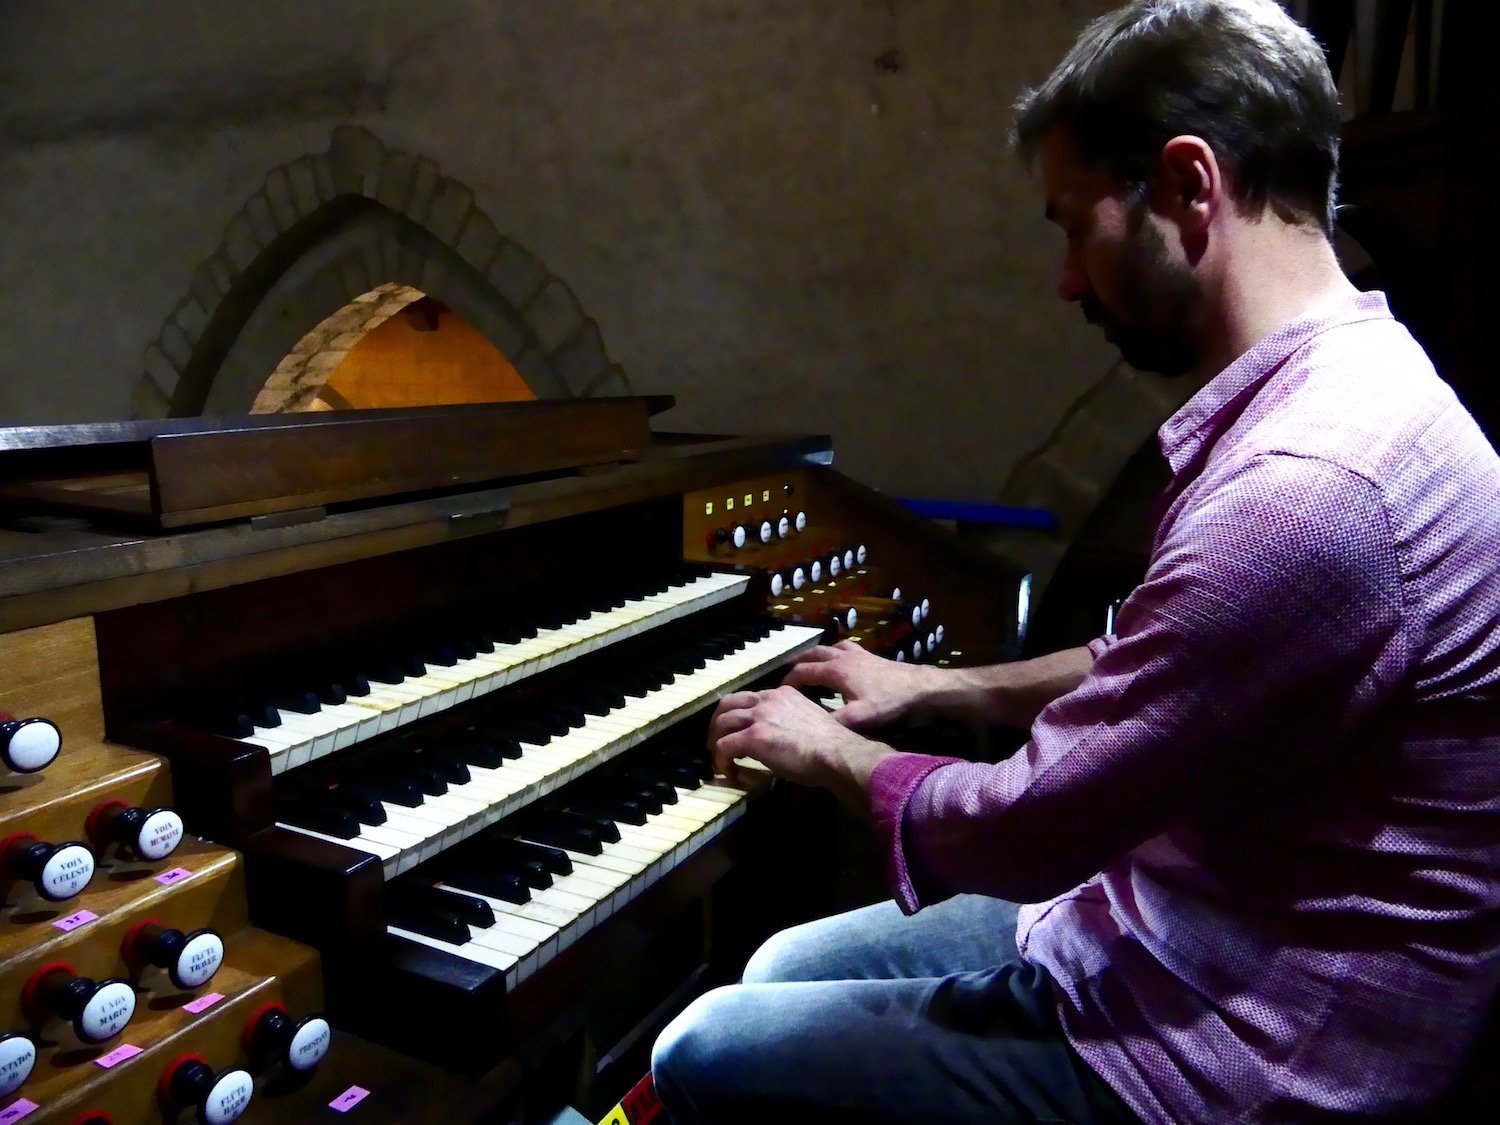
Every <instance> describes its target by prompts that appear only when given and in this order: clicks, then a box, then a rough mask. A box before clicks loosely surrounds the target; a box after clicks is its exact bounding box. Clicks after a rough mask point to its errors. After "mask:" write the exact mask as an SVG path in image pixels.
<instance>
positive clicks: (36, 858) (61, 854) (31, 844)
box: [0, 832, 94, 902]
mask: <svg viewBox="0 0 1500 1125" xmlns="http://www.w3.org/2000/svg"><path fill="white" fill-rule="evenodd" d="M0 872H3V874H4V877H5V878H6V879H7V880H8V881H11V882H14V881H15V880H17V879H25V880H28V881H29V882H30V883H31V885H32V886H33V887H35V888H36V893H37V894H39V895H40V896H41V897H42V898H44V899H46V900H47V901H48V902H66V901H67V900H68V899H70V898H72V897H73V896H74V895H76V894H77V893H78V892H79V891H81V890H83V888H84V887H86V886H88V885H89V880H90V879H92V878H93V877H94V853H93V852H91V851H89V850H88V848H86V847H84V845H83V844H81V843H79V842H78V841H76V840H72V841H69V842H68V843H65V844H48V843H44V842H43V841H41V840H38V839H37V838H36V837H35V836H33V835H32V834H31V833H29V832H20V833H17V834H16V835H14V836H7V837H6V838H5V839H4V840H0Z"/></svg>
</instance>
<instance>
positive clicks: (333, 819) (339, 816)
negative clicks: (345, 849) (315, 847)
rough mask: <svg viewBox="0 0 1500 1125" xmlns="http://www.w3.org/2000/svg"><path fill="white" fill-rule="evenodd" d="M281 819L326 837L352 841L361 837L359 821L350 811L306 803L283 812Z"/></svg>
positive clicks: (310, 802)
mask: <svg viewBox="0 0 1500 1125" xmlns="http://www.w3.org/2000/svg"><path fill="white" fill-rule="evenodd" d="M281 819H283V820H285V821H286V822H287V823H288V824H295V825H297V827H299V828H310V829H312V830H313V831H314V832H321V833H323V835H325V836H337V837H338V838H339V839H340V840H352V839H354V837H356V836H358V835H359V821H358V820H357V819H355V816H354V814H353V813H351V812H350V811H349V810H348V809H341V808H337V807H334V806H331V805H325V804H322V803H319V802H314V801H306V802H301V803H298V804H295V805H292V806H290V807H289V808H286V809H284V810H282V812H281Z"/></svg>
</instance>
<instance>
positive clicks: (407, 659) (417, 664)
mask: <svg viewBox="0 0 1500 1125" xmlns="http://www.w3.org/2000/svg"><path fill="white" fill-rule="evenodd" d="M396 667H398V668H400V669H401V671H402V672H404V673H405V674H406V675H408V676H425V675H427V665H426V664H425V663H424V662H423V660H422V658H421V657H420V656H419V655H417V654H416V653H415V652H404V653H402V654H401V655H400V656H398V657H397V658H396Z"/></svg>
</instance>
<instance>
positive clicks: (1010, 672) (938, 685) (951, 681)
mask: <svg viewBox="0 0 1500 1125" xmlns="http://www.w3.org/2000/svg"><path fill="white" fill-rule="evenodd" d="M1093 665H1094V656H1093V654H1092V653H1091V652H1089V650H1088V649H1087V648H1086V647H1082V646H1080V647H1079V648H1069V649H1064V650H1063V651H1061V652H1054V653H1049V654H1048V655H1046V656H1038V657H1036V658H1035V659H1032V660H1017V661H1014V662H1013V663H1010V664H990V665H987V666H985V667H982V668H955V669H951V670H948V671H947V672H946V674H945V675H944V676H943V677H942V680H941V681H935V682H934V689H933V691H932V692H931V693H930V694H929V696H928V698H927V699H926V700H925V701H924V709H925V710H929V711H934V712H937V713H938V714H943V715H950V716H952V717H954V718H957V719H963V720H965V721H967V722H973V723H1004V724H1005V725H1007V726H1012V727H1021V728H1026V727H1029V726H1031V723H1032V720H1033V719H1035V718H1036V717H1037V716H1038V715H1040V714H1041V713H1042V709H1043V708H1045V707H1046V706H1047V704H1049V703H1051V702H1052V701H1053V700H1054V699H1057V698H1059V697H1061V696H1064V695H1067V694H1068V692H1070V691H1072V690H1073V689H1074V688H1076V687H1077V686H1078V685H1079V684H1080V683H1082V682H1083V678H1084V676H1086V675H1088V672H1089V669H1090V668H1092V667H1093Z"/></svg>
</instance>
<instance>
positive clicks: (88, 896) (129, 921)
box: [0, 841, 246, 1038]
mask: <svg viewBox="0 0 1500 1125" xmlns="http://www.w3.org/2000/svg"><path fill="white" fill-rule="evenodd" d="M168 867H183V868H186V869H187V870H189V871H191V872H192V873H193V876H192V878H190V879H184V880H183V881H182V882H180V883H174V884H170V885H167V886H163V885H162V884H160V883H157V882H156V881H155V880H154V879H153V878H152V877H151V876H152V875H153V874H156V873H159V872H160V871H161V870H163V869H166V868H168ZM58 905H59V906H60V908H61V909H60V910H58V911H56V913H57V914H59V915H69V914H73V913H75V912H78V911H85V910H86V911H89V912H91V913H93V914H96V915H97V916H98V917H97V918H96V919H95V920H94V921H91V922H89V923H87V924H86V925H83V926H80V927H78V928H77V929H75V930H73V931H71V932H64V931H62V930H60V929H58V928H57V927H56V926H53V925H52V924H51V921H50V914H51V912H49V914H47V915H43V916H41V917H38V916H36V915H24V916H18V915H17V914H15V913H13V912H10V911H7V912H5V914H3V915H0V1027H22V1026H24V1025H25V1022H26V1020H25V1016H24V1015H23V1014H22V1011H21V989H22V986H23V985H24V984H25V983H26V981H27V980H28V979H29V978H30V977H31V975H32V974H33V973H34V972H36V970H37V969H38V968H39V967H40V966H42V965H46V964H50V963H51V962H54V961H65V962H67V963H68V964H70V965H72V966H73V968H74V969H75V970H77V971H78V972H79V973H81V974H82V975H84V976H87V977H92V978H94V979H95V980H101V979H104V978H106V977H116V976H118V977H129V976H130V975H131V974H130V968H129V966H128V965H126V963H125V958H124V956H123V955H122V952H121V943H122V942H123V941H124V939H125V935H126V933H127V932H128V931H129V930H130V929H131V927H133V926H135V925H136V924H137V923H138V922H142V921H144V920H146V919H148V918H150V919H155V920H156V921H159V922H161V923H163V924H164V925H167V926H172V927H174V928H176V929H180V930H183V931H184V932H191V931H193V930H196V929H199V928H201V927H204V926H209V927H212V928H213V929H215V930H217V931H218V932H219V933H220V934H221V935H222V936H224V937H226V938H227V937H229V936H230V935H233V934H236V933H238V932H239V931H240V930H242V929H244V928H245V925H246V916H245V885H244V879H243V877H242V876H241V873H240V864H239V857H238V856H236V855H235V854H234V853H233V852H231V851H226V850H225V849H223V848H218V847H214V846H213V845H210V844H203V843H199V842H196V841H187V842H184V844H183V845H182V846H181V847H180V848H178V850H177V852H176V853H174V854H173V855H172V856H171V857H170V858H169V859H168V860H165V861H163V862H162V863H159V864H156V865H154V866H152V865H144V864H132V865H129V866H128V867H127V866H119V867H115V868H112V869H101V870H100V871H99V872H98V873H97V874H96V875H95V876H94V881H93V883H91V884H90V885H89V886H88V888H87V889H85V890H84V892H83V893H82V894H80V895H79V896H78V897H77V898H75V899H72V900H70V901H69V902H67V903H62V904H58ZM151 979H152V981H153V982H155V983H156V984H157V985H158V986H159V985H160V983H161V981H160V980H158V979H157V977H156V975H155V974H153V976H152V978H151ZM217 987H218V985H217V978H215V981H214V982H213V984H212V985H211V986H205V987H204V988H203V989H201V990H200V991H203V992H208V991H212V990H215V989H217ZM174 995H175V990H174ZM162 999H163V998H162V997H161V996H160V995H156V994H145V995H141V996H140V999H139V1000H138V1001H137V1009H138V1010H140V1009H141V1008H143V1007H144V1006H145V1005H147V1004H148V1003H152V1004H154V1003H157V1002H158V1001H162ZM183 999H187V997H182V996H178V997H177V1002H181V1000H183ZM129 1034H130V1033H129V1032H127V1033H126V1035H127V1038H128V1036H129Z"/></svg>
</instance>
